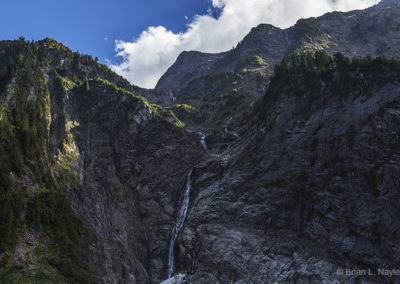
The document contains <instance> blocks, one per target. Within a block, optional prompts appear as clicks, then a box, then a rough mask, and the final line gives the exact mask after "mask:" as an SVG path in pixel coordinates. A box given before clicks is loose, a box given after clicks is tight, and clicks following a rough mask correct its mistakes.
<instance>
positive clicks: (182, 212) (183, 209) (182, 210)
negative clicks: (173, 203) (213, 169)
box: [167, 170, 193, 278]
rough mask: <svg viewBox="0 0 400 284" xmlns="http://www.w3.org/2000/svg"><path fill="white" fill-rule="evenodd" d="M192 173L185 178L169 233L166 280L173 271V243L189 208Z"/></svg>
mask: <svg viewBox="0 0 400 284" xmlns="http://www.w3.org/2000/svg"><path fill="white" fill-rule="evenodd" d="M192 171H193V170H190V172H189V174H188V176H187V180H186V188H185V192H184V193H183V198H182V203H181V204H180V206H179V208H178V215H177V218H176V224H175V227H174V228H173V229H172V233H171V240H170V243H169V251H168V270H167V272H168V278H171V277H172V275H173V274H174V271H175V260H174V248H175V242H176V238H177V237H178V234H179V232H180V230H181V229H182V226H183V223H184V222H185V219H186V214H187V211H188V208H189V196H190V189H191V178H192Z"/></svg>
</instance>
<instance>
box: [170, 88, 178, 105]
mask: <svg viewBox="0 0 400 284" xmlns="http://www.w3.org/2000/svg"><path fill="white" fill-rule="evenodd" d="M169 96H170V97H171V102H172V103H173V104H174V103H176V96H175V95H174V93H172V91H171V90H170V91H169Z"/></svg>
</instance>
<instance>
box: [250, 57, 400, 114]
mask: <svg viewBox="0 0 400 284" xmlns="http://www.w3.org/2000/svg"><path fill="white" fill-rule="evenodd" d="M399 76H400V61H399V60H397V59H396V58H391V59H387V58H385V57H382V56H379V57H377V58H372V57H370V56H367V57H366V58H354V59H352V60H350V59H348V58H346V57H345V56H343V55H342V54H340V53H337V54H335V55H334V56H333V57H332V56H329V55H328V54H327V53H326V52H325V51H317V52H316V53H315V54H313V53H311V52H297V53H293V54H292V55H291V56H290V57H289V59H288V60H287V61H285V60H284V61H282V63H281V64H280V65H279V66H275V76H274V77H273V78H272V79H271V84H270V87H269V88H268V91H267V94H266V96H264V98H263V101H262V102H261V103H260V104H259V105H258V108H257V111H258V112H259V113H261V116H262V117H263V116H265V114H266V113H267V111H266V110H267V109H268V108H269V106H270V105H271V104H272V103H273V102H274V101H276V100H277V98H278V97H279V96H281V95H282V94H288V95H292V96H295V97H296V98H297V99H298V101H299V102H300V100H301V101H303V102H308V103H309V105H307V106H304V109H303V111H309V110H310V109H311V107H310V104H312V103H315V102H319V103H320V104H325V103H326V102H327V101H328V99H330V98H333V97H337V98H338V99H339V101H342V102H344V101H345V100H347V99H349V98H350V97H351V96H352V95H359V94H362V95H364V96H369V95H370V94H371V92H372V90H373V89H374V88H380V87H382V86H383V85H384V84H386V83H388V82H393V81H395V80H398V78H399ZM323 94H329V95H330V97H329V98H328V97H324V96H323ZM300 105H302V104H299V106H300Z"/></svg>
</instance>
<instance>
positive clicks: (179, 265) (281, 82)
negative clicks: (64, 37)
mask: <svg viewBox="0 0 400 284" xmlns="http://www.w3.org/2000/svg"><path fill="white" fill-rule="evenodd" d="M388 6H390V7H389V8H388ZM398 8H399V6H398V3H397V2H396V1H388V0H386V1H385V0H384V1H382V2H381V4H379V5H378V6H375V7H373V8H370V9H367V10H365V11H355V12H350V13H331V14H327V15H324V16H322V17H320V18H316V19H307V20H301V21H299V22H298V23H297V24H296V25H295V26H294V27H292V28H290V29H288V30H280V29H278V28H275V27H272V26H269V25H260V26H259V27H257V28H254V29H253V30H252V31H251V33H250V34H249V35H248V36H247V37H246V38H245V39H244V40H243V41H242V42H241V43H240V44H239V45H238V47H237V48H235V49H234V50H232V51H229V52H227V53H222V54H215V55H207V54H201V53H198V52H186V53H183V54H182V55H181V56H180V57H179V58H178V60H177V62H176V64H175V65H174V66H172V67H171V68H170V70H169V71H168V72H167V73H166V74H165V75H164V76H163V78H162V79H161V80H160V82H159V84H158V86H157V88H158V89H156V90H145V89H141V88H138V87H136V86H132V85H130V84H129V83H128V82H127V81H126V80H124V79H123V78H121V77H119V76H118V75H116V74H114V73H113V72H111V71H110V70H108V69H107V68H106V67H105V66H103V65H100V64H98V63H97V62H95V61H94V60H93V59H92V58H91V57H90V56H83V55H80V54H78V53H73V52H71V51H70V50H69V49H68V48H66V47H64V46H62V45H61V44H59V43H57V42H55V41H52V40H49V39H46V40H44V41H40V42H32V43H28V42H25V41H23V40H19V41H5V42H1V43H0V130H1V132H0V142H1V143H0V165H1V167H0V205H1V206H2V209H1V211H0V233H1V234H0V279H1V281H2V282H4V283H52V282H53V283H54V282H56V283H159V282H161V281H162V280H165V279H166V278H167V268H168V267H167V266H168V261H170V260H171V259H170V257H169V255H168V253H169V248H170V245H171V242H170V240H171V236H172V232H173V228H174V227H175V226H176V222H177V219H180V218H177V216H178V215H179V214H180V213H179V212H181V210H180V209H181V208H182V206H183V203H184V202H183V200H186V202H187V207H186V209H187V211H186V212H185V213H187V214H184V215H185V218H184V219H183V220H184V223H183V227H182V228H181V229H180V230H179V234H177V239H176V242H175V243H174V249H173V250H172V257H173V261H174V267H175V269H174V273H175V274H177V273H182V274H186V275H185V276H184V275H181V276H179V277H176V278H177V279H184V278H186V279H187V280H186V281H189V282H191V283H272V282H274V283H275V282H277V283H293V282H300V283H359V282H360V281H370V282H372V283H393V281H395V280H394V278H391V277H383V276H379V275H375V276H368V275H359V276H354V275H353V276H349V275H343V274H342V273H341V269H346V268H351V269H360V270H362V269H368V268H370V269H371V270H372V271H373V272H376V269H378V268H384V269H394V268H398V266H399V264H400V259H399V256H398V254H397V252H398V251H399V249H400V248H399V243H400V242H399V238H400V235H399V230H400V223H399V220H400V219H399V217H400V212H399V208H398V203H399V201H400V200H399V198H400V196H399V194H400V193H399V188H400V179H399V177H400V173H399V165H400V160H399V158H400V156H399V152H400V149H399V133H398V129H399V122H400V97H399V93H400V92H399V90H400V82H399V75H400V64H399V62H398V60H395V59H390V60H388V59H385V58H382V57H379V58H376V59H373V58H371V57H367V58H363V59H354V60H350V59H348V58H346V57H345V56H343V55H342V54H337V55H335V56H334V57H331V56H330V54H333V53H335V52H337V51H340V52H341V53H343V54H345V55H347V56H350V57H358V56H360V55H367V54H372V55H379V54H385V55H388V56H392V55H396V54H397V52H398V50H399V46H398V43H397V42H396V40H397V38H396V37H397V36H398V33H396V31H397V18H396V17H395V15H396V13H398ZM385 17H387V18H385ZM387 22H390V23H391V24H390V25H387V26H385V23H387ZM372 25H373V27H372ZM384 28H385V29H386V32H383V29H384ZM359 31H364V32H363V39H361V38H357V39H353V36H354V34H357V33H358V32H359ZM363 40H367V42H364V41H363ZM384 40H385V41H387V42H388V45H390V47H391V48H388V49H383V48H381V44H380V42H381V41H384ZM328 41H329V42H328ZM322 49H325V50H326V51H327V52H321V51H320V50H322ZM309 51H312V52H309ZM315 51H319V52H316V53H315V54H314V52H315ZM282 59H285V60H283V61H282ZM281 61H282V62H281ZM275 64H277V65H278V66H276V67H274V65H275ZM145 97H146V98H148V99H149V100H150V102H149V101H148V100H147V99H145ZM154 103H157V104H154ZM189 173H191V174H190V175H189ZM188 188H190V192H189V194H188V198H187V199H185V198H183V192H185V190H187V189H188ZM177 281H178V280H177ZM179 281H180V280H179ZM182 281H183V280H182ZM170 282H173V280H171V281H170Z"/></svg>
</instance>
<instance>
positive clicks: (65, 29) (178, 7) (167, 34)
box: [0, 0, 379, 88]
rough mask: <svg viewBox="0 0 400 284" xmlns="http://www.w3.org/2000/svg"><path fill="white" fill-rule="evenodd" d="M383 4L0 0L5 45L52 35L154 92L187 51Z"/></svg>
mask: <svg viewBox="0 0 400 284" xmlns="http://www.w3.org/2000/svg"><path fill="white" fill-rule="evenodd" d="M377 1H378V2H379V0H79V1H78V0H68V1H67V0H1V9H0V40H6V39H16V38H18V37H20V36H23V37H25V38H26V39H28V40H32V39H34V40H39V39H43V38H46V37H50V38H53V39H55V40H57V41H59V42H61V43H63V44H65V45H66V46H68V47H69V48H71V49H72V50H73V51H79V52H80V53H83V54H90V55H92V56H93V57H98V58H99V60H100V62H103V63H106V64H107V65H108V66H109V67H110V68H112V69H113V70H114V71H115V72H117V73H118V74H120V75H122V76H123V77H125V78H127V79H128V80H129V81H130V82H131V83H133V84H135V85H138V86H141V87H146V88H152V87H154V86H155V84H156V83H157V81H158V79H159V78H160V77H161V76H162V74H163V73H164V72H165V71H166V70H167V69H168V67H169V66H171V64H173V62H174V61H175V60H176V58H177V56H178V55H179V54H180V53H181V52H182V51H184V50H197V51H201V52H211V53H216V52H222V51H226V50H229V49H231V48H232V47H234V46H236V44H237V43H238V42H239V41H241V40H242V39H243V37H244V36H245V35H246V34H247V33H248V32H249V31H250V29H251V28H252V27H255V26H257V25H259V24H261V23H268V24H272V25H275V26H277V27H280V28H287V27H289V26H291V25H293V24H295V23H296V21H297V20H298V19H300V18H306V17H312V16H320V15H322V14H324V13H326V12H331V11H349V10H353V9H364V8H367V7H369V6H371V5H373V4H374V3H376V2H377ZM185 16H186V17H187V18H186V17H185Z"/></svg>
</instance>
